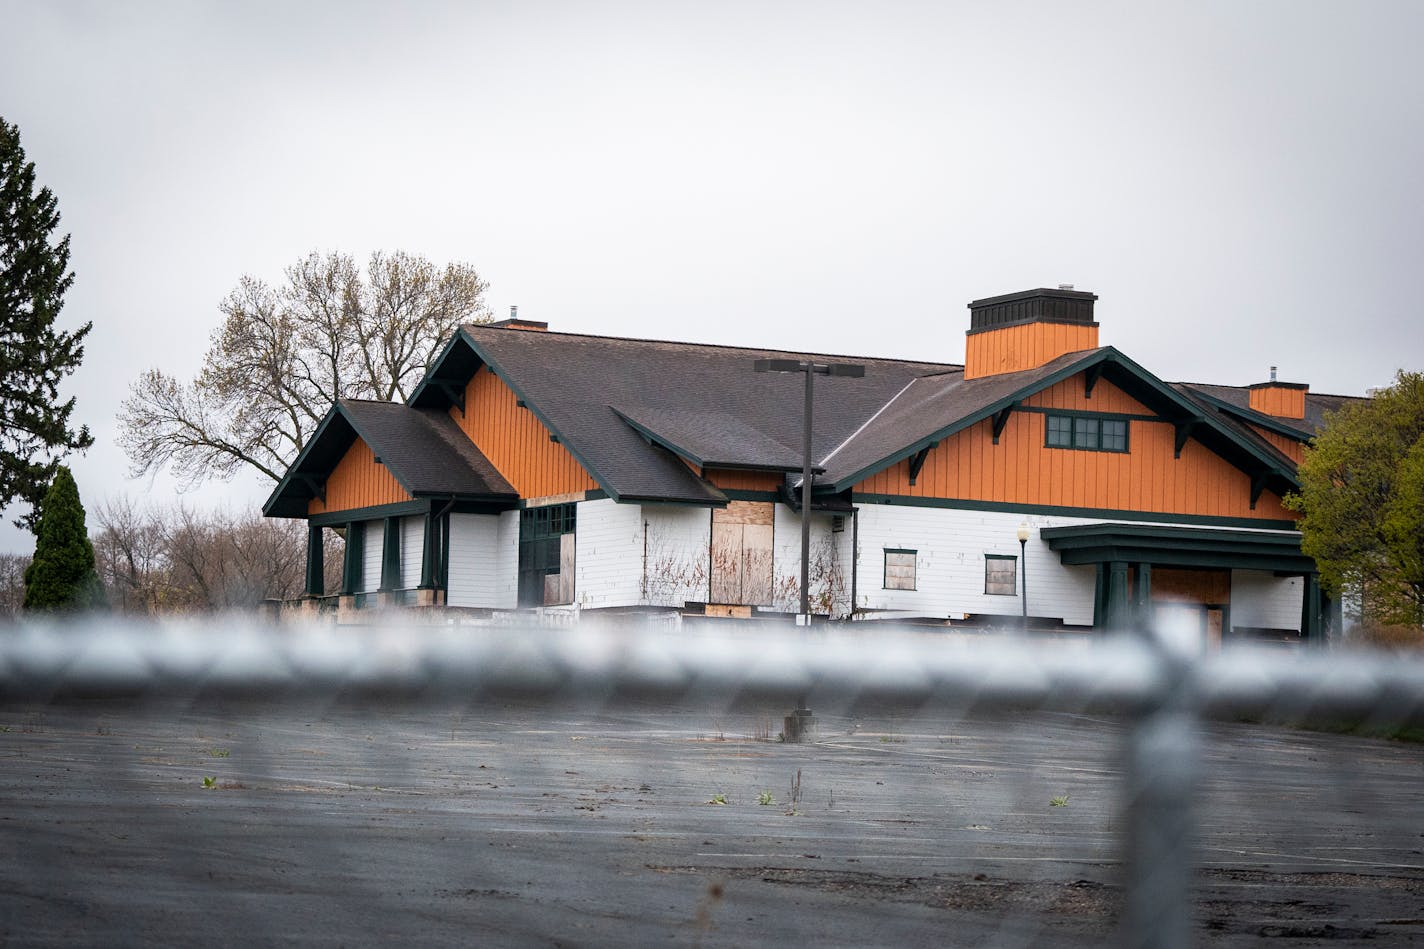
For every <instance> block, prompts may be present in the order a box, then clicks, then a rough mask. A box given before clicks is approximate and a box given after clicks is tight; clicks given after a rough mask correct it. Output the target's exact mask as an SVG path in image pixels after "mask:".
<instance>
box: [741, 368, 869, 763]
mask: <svg viewBox="0 0 1424 949" xmlns="http://www.w3.org/2000/svg"><path fill="white" fill-rule="evenodd" d="M754 368H755V369H756V371H757V372H804V373H805V374H806V402H805V405H804V407H803V408H802V410H801V607H800V609H801V611H800V612H799V613H798V614H797V615H796V625H797V626H804V627H807V628H809V627H810V626H811V480H812V472H811V418H812V410H813V405H814V394H815V377H816V376H818V375H820V376H846V377H849V378H853V379H859V378H861V377H862V376H864V375H865V367H864V366H861V365H855V364H851V363H816V362H814V361H812V360H806V361H805V362H801V361H799V360H796V359H758V360H757V361H756V363H755V365H754ZM852 556H854V555H853V554H852ZM810 724H811V710H810V709H809V708H807V707H806V696H805V695H801V696H799V697H798V698H797V699H796V711H795V712H793V713H792V714H791V715H790V716H788V717H787V719H786V727H785V729H784V730H783V731H782V736H783V737H784V738H785V739H786V740H787V741H800V740H801V739H802V738H803V737H804V734H805V731H806V728H807V727H808V726H809V725H810Z"/></svg>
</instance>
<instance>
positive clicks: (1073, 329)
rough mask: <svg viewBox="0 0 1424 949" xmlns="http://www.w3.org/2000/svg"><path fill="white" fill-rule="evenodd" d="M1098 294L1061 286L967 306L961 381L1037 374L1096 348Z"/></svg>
mask: <svg viewBox="0 0 1424 949" xmlns="http://www.w3.org/2000/svg"><path fill="white" fill-rule="evenodd" d="M1097 298H1098V297H1097V294H1095V293H1088V292H1086V291H1083V290H1074V289H1072V284H1060V285H1059V288H1058V289H1056V290H1049V289H1047V288H1040V289H1038V290H1024V291H1022V292H1020V293H1006V294H1004V295H1003V296H997V297H985V298H984V299H982V300H975V301H973V302H972V303H970V304H969V338H968V339H967V340H966V342H965V347H964V378H966V379H978V378H980V377H982V376H994V375H998V374H1000V373H1005V372H1022V371H1023V370H1025V369H1037V368H1038V367H1039V366H1042V365H1043V364H1044V363H1047V362H1051V361H1053V360H1054V359H1057V358H1058V357H1059V356H1062V355H1064V354H1065V353H1073V352H1080V351H1082V350H1086V349H1097V347H1098V324H1097V323H1095V322H1094V321H1093V301H1095V300H1097Z"/></svg>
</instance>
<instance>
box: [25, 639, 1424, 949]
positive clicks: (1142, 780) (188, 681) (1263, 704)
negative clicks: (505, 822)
mask: <svg viewBox="0 0 1424 949" xmlns="http://www.w3.org/2000/svg"><path fill="white" fill-rule="evenodd" d="M728 628H730V629H732V630H733V632H732V633H730V634H727V633H722V632H719V633H717V634H713V633H710V632H708V631H706V629H687V628H684V629H675V628H668V627H667V626H666V625H665V624H664V625H662V626H656V627H655V626H645V625H641V624H639V623H637V622H636V621H629V622H627V623H625V624H623V625H615V624H598V623H593V622H588V621H585V622H583V623H581V624H579V625H577V626H573V627H568V628H561V629H547V628H538V627H528V628H521V627H517V626H509V625H492V626H483V627H480V626H433V625H399V624H398V622H396V621H392V622H391V623H388V624H383V625H370V626H357V627H335V626H310V627H304V626H293V625H286V626H280V627H279V626H264V625H260V624H255V623H253V622H252V621H251V620H250V619H244V618H240V617H234V618H227V619H211V620H204V619H187V620H173V621H167V622H156V623H145V624H139V623H129V622H122V621H117V620H96V621H93V622H89V623H82V624H63V623H43V622H28V623H23V624H16V625H13V626H9V627H0V698H3V703H2V705H3V707H4V708H10V709H15V708H21V707H35V706H39V707H44V706H46V705H49V704H62V703H65V702H73V701H76V700H85V699H103V700H106V701H113V700H120V701H129V702H133V701H137V700H141V701H143V702H174V701H176V702H180V703H187V704H188V705H189V706H190V707H191V706H193V705H197V704H202V703H214V702H221V703H237V704H238V706H239V707H241V703H244V702H248V703H261V704H262V705H263V706H264V707H270V708H276V709H278V710H279V711H280V709H281V708H283V707H284V704H285V703H298V702H301V703H310V702H312V701H316V700H322V699H326V700H331V701H336V700H340V701H341V702H343V703H348V704H352V705H356V706H366V707H372V708H390V707H398V706H407V707H417V708H418V707H422V706H444V705H448V704H450V703H457V704H461V705H463V706H466V707H470V706H477V705H479V704H480V703H497V702H500V701H506V700H511V699H516V700H519V701H521V702H526V703H532V704H533V705H535V706H543V707H547V708H552V709H560V710H565V711H572V712H578V711H580V710H584V711H588V710H598V709H605V708H609V707H613V706H616V705H618V704H619V703H623V702H636V703H642V704H643V707H648V706H649V705H651V706H653V707H656V706H658V705H665V706H667V707H674V706H676V707H687V706H694V707H709V708H718V709H729V708H734V707H738V706H739V705H742V706H744V705H746V704H747V703H757V704H759V706H760V707H766V708H772V707H781V708H785V709H787V710H789V709H790V708H791V707H792V705H793V704H795V703H797V702H798V701H799V700H800V699H802V698H804V699H805V700H806V701H807V702H808V703H809V705H810V706H811V708H812V709H813V710H814V711H815V713H816V715H817V716H818V718H820V719H822V720H825V719H826V717H827V716H836V717H839V718H840V719H844V720H846V721H852V720H856V719H858V718H863V717H864V715H865V710H866V709H872V708H881V709H884V708H888V709H912V710H915V711H916V712H919V713H923V712H925V711H927V710H928V711H933V712H935V713H939V714H943V715H947V716H950V717H952V718H954V719H964V718H970V717H990V718H992V717H993V716H1001V715H1004V714H1006V713H1013V714H1018V713H1030V712H1068V713H1075V714H1089V713H1091V714H1098V715H1104V716H1110V717H1111V718H1112V719H1113V720H1114V721H1117V722H1120V723H1121V724H1122V728H1121V731H1120V732H1118V733H1115V734H1118V735H1119V738H1120V742H1121V745H1120V748H1119V751H1120V753H1121V761H1122V762H1123V765H1122V768H1121V771H1120V772H1119V781H1120V797H1119V803H1118V804H1117V805H1116V807H1115V810H1114V812H1113V815H1112V817H1111V819H1110V820H1109V821H1108V822H1107V825H1106V826H1109V827H1111V829H1112V830H1113V832H1114V833H1115V834H1116V835H1117V838H1118V839H1117V849H1118V852H1119V853H1120V854H1121V859H1122V861H1123V867H1124V869H1123V872H1122V874H1121V881H1122V884H1123V890H1124V893H1123V903H1122V914H1121V924H1120V926H1119V927H1118V928H1117V930H1116V932H1117V935H1118V938H1119V940H1120V941H1121V943H1122V944H1124V945H1133V946H1148V945H1152V946H1186V945H1191V944H1193V943H1194V939H1195V937H1194V925H1195V924H1194V908H1193V900H1194V897H1193V886H1194V872H1195V868H1196V867H1197V864H1198V858H1197V850H1196V843H1195V842H1196V840H1197V839H1198V837H1199V835H1200V829H1201V828H1200V826H1199V824H1200V816H1201V815H1200V813H1199V801H1200V796H1201V785H1202V780H1203V777H1204V767H1205V766H1204V745H1205V742H1206V739H1205V738H1204V737H1203V736H1204V733H1205V732H1204V729H1205V728H1206V727H1207V723H1208V722H1209V721H1211V720H1217V719H1219V720H1225V721H1235V720H1240V719H1251V720H1263V721H1280V722H1291V723H1297V724H1318V725H1327V726H1328V725H1337V726H1349V727H1352V728H1366V729H1370V728H1379V729H1408V728H1418V727H1421V726H1424V665H1421V664H1420V663H1418V662H1413V661H1400V660H1398V659H1393V658H1390V657H1386V656H1380V655H1372V654H1365V653H1351V652H1348V651H1339V650H1337V651H1328V650H1287V649H1280V648H1274V649H1250V648H1234V649H1230V648H1229V649H1224V650H1222V651H1221V652H1219V653H1216V654H1212V655H1198V654H1195V653H1194V651H1193V650H1191V649H1189V648H1182V647H1180V646H1177V645H1174V643H1173V641H1172V639H1171V638H1170V637H1164V636H1157V635H1147V634H1137V635H1121V636H1115V637H1110V638H1096V639H1086V638H1085V639H1063V638H1059V639H1055V638H1051V637H1029V636H1012V635H1010V636H1003V637H989V636H972V637H953V636H948V635H945V634H942V633H931V632H924V631H918V632H916V631H898V632H894V631H884V630H881V629H878V628H867V626H865V625H862V624H855V625H851V626H847V627H839V628H833V629H831V630H830V631H826V632H820V631H813V632H811V633H798V634H788V633H787V632H786V631H785V630H782V629H777V628H773V627H762V626H753V625H751V624H746V625H735V624H731V625H729V627H728ZM778 703H779V705H778ZM764 731H765V733H764V734H762V735H761V736H760V737H761V738H763V739H765V738H767V737H769V735H770V734H771V732H772V731H773V729H772V728H770V727H768V728H766V729H765V730H764ZM816 734H817V733H816V732H815V731H813V732H812V735H813V736H815V735H816ZM452 737H453V734H452ZM135 747H137V746H135ZM568 773H570V774H572V773H573V772H572V771H570V772H568ZM797 775H798V777H797V782H798V786H799V780H800V777H799V775H800V772H799V771H798V772H797ZM768 796H770V793H769V792H764V794H763V797H764V798H765V797H768ZM1415 852H1417V851H1415ZM11 935H13V933H12V934H11ZM594 941H597V940H594ZM1030 941H1032V940H1030Z"/></svg>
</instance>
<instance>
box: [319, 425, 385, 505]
mask: <svg viewBox="0 0 1424 949" xmlns="http://www.w3.org/2000/svg"><path fill="white" fill-rule="evenodd" d="M409 500H411V495H410V493H409V492H408V491H406V489H405V488H402V487H401V486H400V484H399V483H398V482H397V481H396V479H395V476H394V475H392V474H391V473H390V471H389V470H388V469H387V468H386V466H385V465H383V464H381V463H380V462H378V461H376V454H375V452H373V451H372V450H371V446H369V445H367V444H366V442H365V440H364V439H362V438H360V437H357V438H356V440H355V441H353V442H352V443H351V447H350V448H348V449H346V454H344V455H342V456H341V460H340V461H338V462H337V463H336V466H335V467H334V468H332V469H331V473H330V474H329V475H327V478H326V499H325V500H324V501H323V500H322V499H321V498H312V499H311V500H310V501H308V502H307V514H308V515H312V514H327V513H330V512H332V511H350V510H355V509H357V508H363V507H375V506H376V505H378V504H398V503H400V502H401V501H409Z"/></svg>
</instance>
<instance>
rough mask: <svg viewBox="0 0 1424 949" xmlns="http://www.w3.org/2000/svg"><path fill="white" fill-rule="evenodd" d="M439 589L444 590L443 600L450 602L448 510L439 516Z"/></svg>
mask: <svg viewBox="0 0 1424 949" xmlns="http://www.w3.org/2000/svg"><path fill="white" fill-rule="evenodd" d="M439 574H440V589H442V590H444V591H445V602H446V604H447V605H448V604H449V602H450V512H448V511H447V512H446V513H445V516H444V517H442V518H440V570H439Z"/></svg>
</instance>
